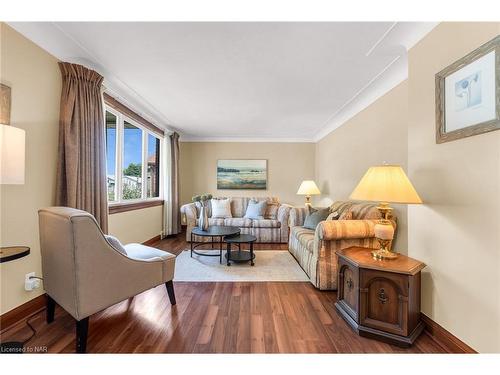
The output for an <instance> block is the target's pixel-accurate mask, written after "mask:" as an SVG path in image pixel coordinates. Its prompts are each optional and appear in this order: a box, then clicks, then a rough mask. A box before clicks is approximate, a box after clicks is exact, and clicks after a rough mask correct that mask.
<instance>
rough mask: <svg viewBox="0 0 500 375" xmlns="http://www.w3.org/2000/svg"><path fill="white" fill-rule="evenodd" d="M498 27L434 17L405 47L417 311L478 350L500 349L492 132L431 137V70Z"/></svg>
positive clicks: (499, 149)
mask: <svg viewBox="0 0 500 375" xmlns="http://www.w3.org/2000/svg"><path fill="white" fill-rule="evenodd" d="M499 33H500V23H489V24H487V23H484V24H479V23H442V24H440V25H439V26H438V27H436V28H435V29H434V30H433V31H432V32H431V33H430V34H428V35H427V37H426V38H424V39H423V40H422V41H420V43H418V44H417V45H416V46H415V47H413V48H412V49H411V50H410V54H409V103H410V111H409V114H410V120H409V129H408V165H409V172H410V175H409V177H410V179H411V180H412V181H413V183H414V185H415V188H416V189H417V191H418V192H419V193H420V194H421V197H422V199H423V200H424V203H425V204H424V205H422V206H414V207H410V209H409V215H408V216H409V228H410V231H409V241H408V242H409V254H410V256H412V257H414V258H417V259H420V260H422V261H424V262H425V263H426V264H427V265H428V266H427V268H426V269H425V271H424V276H423V290H422V311H423V312H424V313H425V314H427V315H428V316H429V317H431V318H432V319H433V320H434V321H436V322H437V323H439V324H440V325H442V326H443V327H445V328H446V329H447V330H449V331H450V332H451V333H453V334H454V335H455V336H457V337H458V338H460V339H462V340H463V341H465V342H466V343H468V344H469V345H471V346H472V347H473V348H474V349H476V350H478V351H480V352H500V236H499V230H500V227H499V222H500V214H499V213H500V195H499V192H500V132H498V131H497V132H492V133H486V134H482V135H478V136H474V137H469V138H465V139H461V140H457V141H453V142H449V143H444V144H436V141H435V115H434V109H435V105H434V75H435V74H436V73H437V72H439V71H440V70H441V69H443V68H445V67H446V66H448V65H449V64H451V63H453V62H454V61H456V60H457V59H459V58H461V57H463V56H465V55H466V54H467V53H469V52H470V51H472V50H474V49H476V48H477V47H479V46H480V45H482V44H483V43H485V42H487V41H489V40H490V39H492V38H493V37H495V36H496V35H498V34H499Z"/></svg>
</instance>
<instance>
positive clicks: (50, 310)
mask: <svg viewBox="0 0 500 375" xmlns="http://www.w3.org/2000/svg"><path fill="white" fill-rule="evenodd" d="M55 310H56V301H54V300H53V299H52V298H50V296H49V295H48V294H47V312H46V313H47V316H46V318H47V324H50V323H52V322H53V321H54V313H55Z"/></svg>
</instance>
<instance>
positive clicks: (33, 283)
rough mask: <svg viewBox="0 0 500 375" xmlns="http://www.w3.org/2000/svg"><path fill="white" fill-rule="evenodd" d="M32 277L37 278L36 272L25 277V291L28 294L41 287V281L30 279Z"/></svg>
mask: <svg viewBox="0 0 500 375" xmlns="http://www.w3.org/2000/svg"><path fill="white" fill-rule="evenodd" d="M32 276H35V273H34V272H30V273H27V274H26V276H24V290H26V291H27V292H31V291H32V290H33V289H37V288H39V287H40V280H39V279H30V277H32Z"/></svg>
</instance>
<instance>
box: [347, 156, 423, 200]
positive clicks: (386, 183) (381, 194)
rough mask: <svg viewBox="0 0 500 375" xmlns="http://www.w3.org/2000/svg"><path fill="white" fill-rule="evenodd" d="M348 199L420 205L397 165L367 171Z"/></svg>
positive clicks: (406, 178)
mask: <svg viewBox="0 0 500 375" xmlns="http://www.w3.org/2000/svg"><path fill="white" fill-rule="evenodd" d="M350 198H351V199H355V200H365V201H376V202H388V203H406V204H418V203H422V200H421V199H420V197H419V196H418V194H417V192H416V190H415V188H414V187H413V185H412V184H411V182H410V180H409V179H408V177H407V176H406V174H405V172H404V171H403V169H402V168H401V167H400V166H399V165H381V166H376V167H371V168H370V169H368V171H367V172H366V173H365V175H364V176H363V178H362V179H361V181H360V182H359V184H358V186H356V188H355V189H354V191H353V192H352V193H351V197H350Z"/></svg>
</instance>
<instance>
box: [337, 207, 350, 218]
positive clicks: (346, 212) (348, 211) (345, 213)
mask: <svg viewBox="0 0 500 375" xmlns="http://www.w3.org/2000/svg"><path fill="white" fill-rule="evenodd" d="M339 220H352V211H351V210H350V209H349V210H344V212H342V213H341V214H340V216H339Z"/></svg>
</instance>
